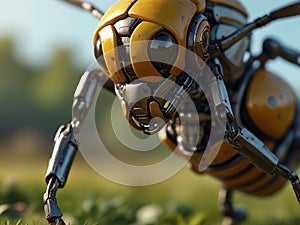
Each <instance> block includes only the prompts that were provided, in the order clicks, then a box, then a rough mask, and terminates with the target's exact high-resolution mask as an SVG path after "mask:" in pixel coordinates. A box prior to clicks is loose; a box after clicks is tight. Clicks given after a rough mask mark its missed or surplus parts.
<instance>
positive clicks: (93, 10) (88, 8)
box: [62, 0, 104, 19]
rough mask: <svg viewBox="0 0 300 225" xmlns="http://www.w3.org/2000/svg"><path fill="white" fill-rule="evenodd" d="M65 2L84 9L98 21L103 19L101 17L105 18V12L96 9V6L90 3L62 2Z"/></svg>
mask: <svg viewBox="0 0 300 225" xmlns="http://www.w3.org/2000/svg"><path fill="white" fill-rule="evenodd" d="M62 1H64V2H68V3H70V4H72V5H75V6H77V7H79V8H81V9H84V10H86V11H88V12H90V13H92V15H93V16H95V17H97V18H98V19H101V17H102V16H103V14H104V13H103V12H102V11H101V10H100V9H98V8H96V7H95V6H94V5H92V4H91V3H89V2H85V1H81V0H62Z"/></svg>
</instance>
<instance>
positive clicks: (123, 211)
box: [0, 157, 300, 225]
mask: <svg viewBox="0 0 300 225" xmlns="http://www.w3.org/2000/svg"><path fill="white" fill-rule="evenodd" d="M27 160H29V161H27ZM46 164H47V160H46V159H37V158H35V159H32V158H31V159H26V157H25V158H22V160H20V158H19V159H15V158H11V159H10V160H2V161H1V163H0V203H2V204H4V203H8V204H9V205H10V206H11V204H13V203H15V202H18V201H22V202H25V203H26V204H28V208H27V210H26V211H25V212H23V213H15V212H13V211H12V210H11V211H9V210H7V211H6V212H5V213H3V214H1V215H0V225H15V224H16V225H36V224H37V225H43V224H45V225H46V224H48V223H47V222H46V221H45V219H44V213H43V203H42V195H43V192H44V189H45V186H46V185H45V182H44V172H45V170H46ZM218 189H219V183H218V182H217V181H215V180H213V179H211V178H210V177H207V176H201V177H200V176H197V175H195V174H193V173H192V172H190V171H189V170H188V169H184V170H182V171H181V172H179V173H178V174H176V175H175V176H174V177H172V178H170V179H169V180H167V181H165V182H162V183H160V184H156V185H151V186H148V187H127V186H122V185H118V184H115V183H112V182H110V181H107V180H105V179H104V178H102V177H100V176H99V175H97V174H96V173H95V172H93V170H92V169H90V168H89V167H88V166H87V165H86V163H85V162H84V161H83V160H82V159H80V157H77V160H76V161H75V163H74V166H73V169H72V171H71V174H70V176H69V180H68V182H67V185H66V187H65V188H64V189H61V190H59V191H58V195H57V197H58V202H59V206H60V208H61V210H62V211H63V213H64V219H65V221H66V222H68V223H70V224H72V225H83V224H84V225H146V224H153V225H174V224H175V225H214V224H220V223H221V220H222V217H221V216H220V215H219V213H218V211H217V193H218ZM234 200H235V202H236V203H237V205H242V206H244V207H245V208H247V210H248V213H249V216H248V219H247V220H246V221H245V222H244V223H243V224H244V225H252V224H253V225H254V224H255V225H260V224H261V225H294V224H295V225H296V224H299V223H300V216H299V213H298V212H299V206H298V205H297V203H296V200H295V198H294V195H293V193H292V189H291V187H290V186H289V185H287V186H286V187H285V189H284V190H283V191H281V192H280V193H279V194H277V195H276V196H273V197H271V198H266V199H264V198H255V197H252V196H248V195H244V194H241V193H236V195H235V198H234ZM0 208H1V207H0ZM0 211H1V210H0Z"/></svg>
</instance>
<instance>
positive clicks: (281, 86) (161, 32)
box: [44, 0, 300, 224]
mask: <svg viewBox="0 0 300 225" xmlns="http://www.w3.org/2000/svg"><path fill="white" fill-rule="evenodd" d="M64 1H66V2H69V3H72V4H73V5H76V6H78V7H80V8H82V9H85V10H87V11H89V12H91V13H92V14H93V15H94V16H95V17H97V18H99V19H101V21H100V24H99V26H98V28H97V30H96V33H95V37H94V53H95V56H96V58H98V59H100V60H99V64H100V67H101V69H100V67H99V70H95V71H89V72H86V73H85V74H84V75H83V76H82V78H81V81H80V85H79V86H80V87H78V88H77V91H76V93H75V96H74V104H73V114H74V115H73V120H72V121H71V122H70V123H69V124H67V125H66V126H62V127H60V129H59V130H58V132H57V134H56V136H55V139H54V141H55V144H54V148H53V154H52V156H51V158H50V161H49V166H48V170H47V174H46V182H47V184H48V186H47V190H46V193H45V194H44V203H45V214H46V219H47V220H48V222H49V223H50V224H64V222H63V220H62V213H61V211H60V209H59V208H58V205H57V200H56V192H57V190H58V189H59V188H62V187H64V185H65V183H66V180H67V176H68V173H69V170H70V167H71V164H72V161H73V159H74V156H75V153H76V152H77V150H78V145H77V142H76V139H75V134H74V129H79V128H80V126H81V123H82V121H84V119H85V117H86V115H87V112H88V110H89V109H90V102H91V101H92V100H93V98H94V97H95V87H96V86H97V85H100V84H101V85H103V87H104V88H105V89H107V90H108V91H110V92H112V93H114V94H115V95H117V96H118V98H119V99H120V102H121V105H122V108H123V111H124V114H125V116H126V118H127V119H128V122H129V123H130V124H131V125H132V126H133V127H134V128H136V129H138V130H141V131H143V132H144V133H146V134H153V133H156V132H158V131H159V130H162V129H163V134H164V135H161V139H162V140H163V141H164V142H165V143H166V144H167V146H168V147H170V148H171V149H172V150H174V149H175V148H176V147H177V146H180V147H179V149H180V154H182V155H185V154H186V153H188V154H189V155H190V158H189V161H190V165H191V168H192V170H194V171H195V172H196V173H199V174H204V173H206V174H209V175H211V176H213V177H215V178H217V179H218V180H220V181H221V182H222V184H223V188H222V190H221V191H220V195H219V203H220V211H221V213H222V214H223V215H224V216H225V217H226V218H227V220H226V221H227V222H226V224H236V223H238V222H239V221H241V220H242V219H244V218H245V217H246V214H245V212H243V211H241V210H238V209H235V208H234V207H233V205H232V200H231V197H232V190H238V191H241V192H245V193H248V194H252V195H256V196H270V195H272V194H274V193H276V192H277V191H279V190H280V189H281V188H282V187H283V185H284V184H285V183H286V181H287V180H289V181H290V182H291V184H292V186H293V189H294V192H295V194H296V197H297V200H298V202H300V181H299V178H298V176H297V174H296V172H295V171H294V170H295V169H296V168H297V166H298V164H299V159H300V149H299V146H300V136H299V134H300V132H299V131H300V117H299V109H300V108H299V107H300V104H299V100H300V99H299V97H298V96H297V95H296V94H295V93H294V91H293V90H292V88H291V87H290V86H289V85H288V84H287V83H286V82H285V81H284V80H283V79H282V78H280V77H279V76H277V75H276V74H273V73H271V72H269V71H268V70H267V69H266V68H265V64H266V63H267V62H268V61H269V60H272V59H275V58H277V57H281V58H283V59H284V60H286V61H288V62H290V63H292V64H295V65H298V66H299V65H300V64H299V60H298V59H299V53H297V52H296V51H294V50H292V49H290V48H288V47H285V46H283V45H282V44H281V43H279V42H278V41H276V40H273V39H266V40H265V41H264V43H263V46H262V52H261V54H259V55H256V56H254V55H251V53H250V50H249V47H250V45H251V35H250V34H251V32H252V31H253V30H254V29H256V28H259V27H262V26H264V25H266V24H268V23H270V22H272V21H274V20H277V19H283V18H287V17H292V16H297V15H299V14H300V3H299V2H296V3H294V4H290V5H288V6H284V7H282V8H280V9H277V10H274V11H272V12H271V13H270V14H268V15H265V16H263V17H260V18H258V19H256V20H255V21H253V22H250V23H247V17H248V13H247V11H246V9H245V8H244V7H243V6H242V4H241V3H240V2H239V1H238V0H230V1H228V0H178V1H174V0H120V1H117V2H116V3H115V4H114V5H113V6H112V7H111V8H110V9H109V10H108V11H107V12H106V13H105V14H104V13H102V12H101V11H100V10H98V9H97V8H96V7H94V6H93V5H92V4H90V3H87V2H84V1H80V0H64ZM138 41H149V44H148V45H144V46H143V45H137V46H138V47H137V46H136V45H134V43H135V42H138ZM176 45H178V46H181V47H183V48H185V49H188V50H189V51H192V52H194V53H195V54H196V55H197V57H198V58H200V59H201V60H198V59H196V60H195V59H194V61H195V62H194V65H195V67H196V68H197V69H198V71H199V74H201V73H202V72H203V68H204V66H203V64H205V65H206V66H207V67H209V69H210V70H211V71H212V74H213V75H214V79H212V80H211V83H212V84H213V85H212V87H213V90H211V93H217V94H212V95H213V97H212V98H213V101H214V102H215V104H217V105H218V107H217V108H218V109H219V111H218V112H217V114H218V115H217V117H223V118H225V122H226V130H225V133H224V138H223V139H222V140H221V141H220V142H221V143H219V144H220V146H221V147H220V149H219V151H218V153H217V154H216V156H215V157H214V159H213V160H212V162H211V163H210V164H209V165H207V166H206V167H205V169H204V170H203V169H202V167H201V166H200V161H201V159H202V158H203V154H204V153H203V149H204V148H205V145H207V139H208V137H207V136H208V135H209V133H210V129H211V116H212V115H211V110H210V108H209V107H208V102H207V96H205V94H203V90H202V89H201V87H200V86H199V85H197V83H196V82H195V80H194V79H193V78H194V77H193V76H190V75H189V74H187V73H185V72H183V71H182V70H180V69H178V67H180V66H181V67H184V65H185V60H187V59H185V57H184V56H185V51H184V50H182V49H181V48H176ZM120 46H121V47H122V49H123V50H122V52H120V51H114V50H113V49H116V48H118V47H120ZM111 50H113V51H111ZM139 54H142V55H146V56H147V57H148V59H149V62H145V63H137V62H135V57H137V55H139ZM155 54H158V55H160V56H163V57H164V59H165V60H167V63H161V62H158V61H155V60H151V59H152V58H151V57H152V56H153V55H155ZM246 54H249V55H250V57H249V58H248V59H247V60H244V56H245V55H246ZM189 60H193V59H190V58H189ZM116 65H117V66H120V65H127V66H123V67H122V66H121V67H122V69H121V70H117V69H116V68H115V67H116ZM176 65H180V66H176ZM201 71H202V72H201ZM150 76H151V77H154V80H151V81H150V82H149V81H148V82H145V83H141V84H139V85H132V83H133V82H134V81H136V80H138V79H142V80H143V79H144V80H147V77H150ZM161 78H164V80H170V81H172V82H173V83H175V84H177V85H175V86H176V87H172V85H168V84H166V82H162V81H161V80H162V79H161ZM151 79H152V78H151ZM104 81H105V83H103V82H104ZM266 87H267V88H266ZM142 88H146V89H148V90H149V92H151V95H150V96H149V98H148V99H142V100H140V101H138V102H134V100H135V97H133V96H135V95H138V94H139V90H141V89H142ZM132 93H134V94H132ZM155 93H163V94H165V95H166V96H169V97H168V98H166V99H164V98H162V97H161V96H159V97H156V94H155ZM184 93H187V94H188V95H189V97H190V98H191V99H192V101H193V103H194V104H195V105H196V108H197V113H196V114H195V113H194V114H192V115H190V114H189V115H188V116H189V117H191V118H190V119H189V120H187V122H185V123H183V122H180V118H182V116H183V117H184V116H187V115H181V116H179V113H178V110H177V109H178V107H179V105H180V101H181V100H182V98H183V96H184ZM170 96H171V97H170ZM185 107H187V106H185ZM185 112H188V111H185ZM181 114H188V113H181ZM155 118H160V119H161V120H155ZM161 121H163V123H162V124H161V123H160V122H161ZM189 121H190V122H189ZM194 121H199V123H201V131H199V132H198V133H197V132H196V134H197V135H196V136H197V137H196V142H195V143H194V142H193V141H192V144H191V137H194V136H195V129H194V127H195V122H194ZM165 124H166V126H163V125H165ZM197 125H198V126H199V124H197ZM161 133H162V132H161ZM224 221H225V220H224ZM224 224H225V222H224Z"/></svg>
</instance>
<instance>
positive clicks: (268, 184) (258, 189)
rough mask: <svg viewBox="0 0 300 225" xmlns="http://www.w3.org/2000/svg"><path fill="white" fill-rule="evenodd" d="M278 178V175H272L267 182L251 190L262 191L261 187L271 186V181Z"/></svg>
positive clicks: (273, 181)
mask: <svg viewBox="0 0 300 225" xmlns="http://www.w3.org/2000/svg"><path fill="white" fill-rule="evenodd" d="M278 178H280V177H279V176H278V175H277V176H274V177H272V179H271V180H269V181H268V182H267V183H265V184H262V185H261V186H260V187H258V188H255V189H254V190H252V191H251V192H259V191H262V190H263V189H265V188H267V187H269V186H271V185H272V184H273V183H275V182H276V181H277V180H278Z"/></svg>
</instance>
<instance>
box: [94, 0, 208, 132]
mask: <svg viewBox="0 0 300 225" xmlns="http://www.w3.org/2000/svg"><path fill="white" fill-rule="evenodd" d="M205 7H206V2H205V0H176V1H175V0H120V1H118V2H116V3H115V4H114V5H113V6H112V7H111V8H110V9H109V10H108V11H107V12H106V13H105V15H104V16H103V17H102V19H101V22H100V25H99V26H98V28H97V31H96V33H95V37H94V49H95V56H96V58H97V59H98V62H99V63H100V65H101V68H102V71H103V72H104V73H105V74H106V75H107V76H108V77H109V78H110V79H111V80H112V81H113V82H114V83H115V92H116V94H117V96H118V98H119V99H120V101H121V104H122V108H123V112H124V114H125V116H126V118H127V119H128V121H129V122H130V124H132V125H133V126H134V127H135V128H137V129H141V130H143V131H144V132H145V133H154V132H157V131H158V130H159V128H161V127H162V126H163V125H164V123H165V122H167V121H168V120H169V119H171V117H173V115H175V113H176V107H175V106H174V104H173V103H174V102H175V103H176V102H179V99H175V98H174V96H180V95H181V94H182V90H181V89H182V86H185V91H186V89H187V88H189V87H190V86H191V83H192V81H191V79H189V78H188V77H187V76H186V74H185V73H184V72H183V68H184V69H185V64H186V59H185V57H186V53H187V49H189V50H191V51H192V52H194V53H196V55H195V57H193V58H194V62H195V65H196V66H197V67H198V66H199V67H200V68H201V66H203V61H207V60H208V54H207V50H208V45H209V39H210V26H209V23H208V22H207V19H206V17H205V16H204V15H202V13H203V12H204V10H205ZM183 76H185V77H183ZM166 80H167V81H166ZM169 80H172V81H173V84H175V86H176V85H177V90H176V87H175V88H174V86H173V85H172V82H171V83H170V82H168V81H169ZM175 80H176V81H175ZM177 80H181V81H182V83H180V82H177ZM172 86H173V87H172ZM168 89H172V93H173V94H169V96H171V97H169V98H166V97H165V96H164V94H165V93H167V90H168ZM158 93H160V96H158V95H159V94H158ZM161 93H163V94H161ZM167 95H168V94H167ZM172 102H173V103H172ZM157 118H160V119H161V120H160V122H157V120H153V119H157ZM153 121H154V122H153ZM155 121H156V122H155Z"/></svg>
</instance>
